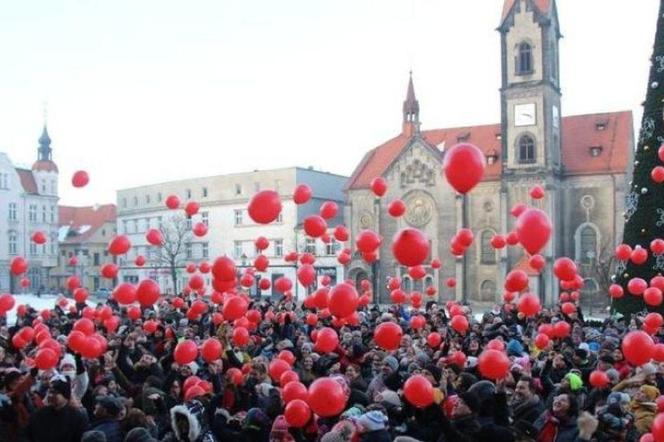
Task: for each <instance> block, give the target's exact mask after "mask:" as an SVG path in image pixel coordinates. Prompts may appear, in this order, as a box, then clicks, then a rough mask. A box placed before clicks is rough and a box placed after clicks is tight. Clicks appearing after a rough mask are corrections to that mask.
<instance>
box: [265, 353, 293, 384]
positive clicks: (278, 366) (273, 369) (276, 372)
mask: <svg viewBox="0 0 664 442" xmlns="http://www.w3.org/2000/svg"><path fill="white" fill-rule="evenodd" d="M287 370H290V365H289V364H288V362H286V361H284V360H283V359H278V358H277V359H273V360H272V361H271V362H270V365H269V367H268V373H269V374H270V377H271V378H272V380H273V381H274V382H278V381H279V379H280V378H281V375H282V374H283V373H284V372H285V371H287Z"/></svg>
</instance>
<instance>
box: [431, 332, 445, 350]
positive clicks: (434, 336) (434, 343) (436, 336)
mask: <svg viewBox="0 0 664 442" xmlns="http://www.w3.org/2000/svg"><path fill="white" fill-rule="evenodd" d="M442 342H443V338H442V336H440V333H438V332H431V333H429V336H427V345H428V346H429V347H431V348H438V347H440V344H441V343H442Z"/></svg>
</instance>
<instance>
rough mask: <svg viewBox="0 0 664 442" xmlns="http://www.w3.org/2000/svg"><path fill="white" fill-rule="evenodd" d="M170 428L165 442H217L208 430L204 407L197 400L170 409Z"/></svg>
mask: <svg viewBox="0 0 664 442" xmlns="http://www.w3.org/2000/svg"><path fill="white" fill-rule="evenodd" d="M170 415H171V428H172V433H169V434H168V435H167V436H166V438H165V439H164V441H165V442H173V441H177V442H217V439H216V438H215V437H214V435H213V434H212V432H211V431H210V430H209V429H208V425H207V422H206V419H205V418H206V416H205V407H204V406H203V404H202V403H201V402H200V401H198V400H192V401H189V402H187V403H185V404H182V405H176V406H175V407H173V408H171V411H170Z"/></svg>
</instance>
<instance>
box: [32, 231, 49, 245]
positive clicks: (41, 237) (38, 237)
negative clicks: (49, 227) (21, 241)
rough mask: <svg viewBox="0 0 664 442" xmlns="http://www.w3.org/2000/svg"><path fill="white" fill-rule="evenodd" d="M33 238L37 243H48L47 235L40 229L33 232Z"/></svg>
mask: <svg viewBox="0 0 664 442" xmlns="http://www.w3.org/2000/svg"><path fill="white" fill-rule="evenodd" d="M31 239H32V242H34V243H35V244H46V235H45V234H44V232H41V231H39V230H38V231H36V232H35V233H33V234H32V237H31Z"/></svg>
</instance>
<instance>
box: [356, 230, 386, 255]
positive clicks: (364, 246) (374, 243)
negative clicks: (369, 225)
mask: <svg viewBox="0 0 664 442" xmlns="http://www.w3.org/2000/svg"><path fill="white" fill-rule="evenodd" d="M380 243H381V238H380V235H378V234H377V233H376V232H374V231H373V230H362V231H361V232H360V233H358V234H357V237H356V239H355V246H356V247H357V249H358V250H359V251H360V252H362V253H371V252H374V251H375V250H376V249H378V247H379V246H380Z"/></svg>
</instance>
